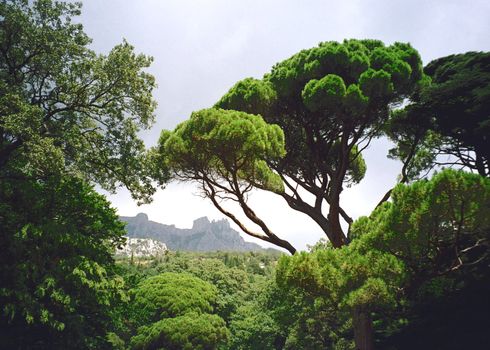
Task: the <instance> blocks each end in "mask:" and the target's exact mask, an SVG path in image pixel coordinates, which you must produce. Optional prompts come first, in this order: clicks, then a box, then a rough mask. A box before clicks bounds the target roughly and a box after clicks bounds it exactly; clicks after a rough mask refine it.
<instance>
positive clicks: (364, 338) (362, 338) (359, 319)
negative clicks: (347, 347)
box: [352, 308, 374, 350]
mask: <svg viewBox="0 0 490 350" xmlns="http://www.w3.org/2000/svg"><path fill="white" fill-rule="evenodd" d="M352 324H353V328H354V342H355V345H356V350H373V349H374V338H373V333H374V330H373V321H372V319H371V315H370V314H369V312H367V311H365V310H362V309H361V308H355V309H354V311H353V312H352Z"/></svg>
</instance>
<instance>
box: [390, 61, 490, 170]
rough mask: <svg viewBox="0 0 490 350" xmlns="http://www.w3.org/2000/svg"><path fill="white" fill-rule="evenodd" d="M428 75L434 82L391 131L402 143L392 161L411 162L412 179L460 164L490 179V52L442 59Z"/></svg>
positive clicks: (432, 65) (398, 117) (417, 96)
mask: <svg viewBox="0 0 490 350" xmlns="http://www.w3.org/2000/svg"><path fill="white" fill-rule="evenodd" d="M425 73H426V74H427V75H428V76H430V77H431V78H432V79H431V80H432V81H431V83H430V84H427V85H426V86H425V87H424V88H423V89H422V90H421V91H420V92H418V93H417V94H415V95H414V96H413V101H414V103H412V104H410V105H408V106H407V107H406V108H405V109H404V110H402V111H400V112H399V113H398V114H397V115H396V118H394V121H393V123H392V125H391V128H389V133H388V134H389V135H390V137H391V138H392V139H393V140H394V141H395V142H396V144H397V148H396V149H394V150H392V156H393V157H395V158H401V159H406V162H408V161H410V162H411V164H410V167H411V168H413V170H412V174H410V175H411V176H409V178H410V177H412V178H413V177H414V176H416V175H418V174H419V173H420V172H421V171H422V170H427V169H430V168H431V167H433V166H434V165H459V166H464V167H467V168H469V169H473V170H475V171H477V172H478V173H479V174H480V175H482V176H489V174H490V154H489V151H488V149H489V148H490V147H489V146H488V145H489V140H488V135H489V134H490V112H489V109H488V105H489V104H490V53H488V52H467V53H465V54H459V55H450V56H446V57H442V58H439V59H436V60H434V61H432V62H430V63H429V64H428V65H427V66H426V67H425ZM441 155H446V156H447V155H450V156H452V159H449V160H442V159H441V157H439V158H438V156H441Z"/></svg>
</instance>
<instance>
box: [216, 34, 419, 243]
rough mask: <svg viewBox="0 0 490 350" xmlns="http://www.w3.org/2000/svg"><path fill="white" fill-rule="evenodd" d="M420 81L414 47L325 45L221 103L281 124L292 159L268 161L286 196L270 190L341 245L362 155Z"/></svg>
mask: <svg viewBox="0 0 490 350" xmlns="http://www.w3.org/2000/svg"><path fill="white" fill-rule="evenodd" d="M422 80H423V72H422V63H421V60H420V57H419V55H418V53H417V51H416V50H414V49H413V48H412V47H411V46H410V45H408V44H403V43H395V44H393V45H391V46H385V45H384V44H383V43H382V42H380V41H376V40H345V41H344V42H342V43H337V42H325V43H321V44H320V45H319V46H318V47H315V48H312V49H308V50H302V51H301V52H299V53H297V54H295V55H294V56H292V57H291V58H289V59H287V60H285V61H283V62H280V63H278V64H276V65H275V66H274V67H273V68H272V71H271V72H270V73H268V74H266V75H265V76H264V78H263V79H261V80H257V79H252V78H247V79H244V80H242V81H240V82H238V83H237V84H236V85H235V86H234V87H232V88H231V90H230V91H229V92H228V93H227V94H226V95H225V96H223V98H222V99H221V100H220V101H219V102H218V103H217V104H216V106H217V107H220V108H225V109H234V110H241V111H245V112H248V113H259V114H260V115H261V116H262V117H264V119H265V120H266V121H267V122H268V123H274V124H278V125H279V126H280V127H281V129H282V130H283V131H284V134H285V140H286V156H285V157H282V158H277V157H276V158H269V159H266V161H267V164H268V166H269V167H270V168H271V169H273V170H274V171H275V172H276V173H277V174H278V175H279V176H280V177H281V180H282V181H283V184H284V187H285V189H286V191H285V190H284V189H283V187H282V186H279V187H278V186H275V187H273V188H265V189H267V190H272V191H273V192H275V193H277V194H279V195H280V196H282V197H283V198H284V199H285V200H286V202H287V203H288V204H289V206H290V207H291V208H293V209H295V210H298V211H300V212H303V213H305V214H306V215H308V216H310V217H311V218H312V219H313V220H314V221H315V222H316V223H317V224H318V225H320V227H321V228H322V229H323V231H324V232H325V234H326V235H327V237H328V239H329V240H330V242H332V244H333V245H334V246H335V247H340V246H342V245H344V244H345V243H346V242H347V238H346V235H345V233H344V232H343V230H342V227H341V223H340V220H341V219H340V218H342V219H344V220H345V221H346V222H347V223H348V224H351V223H352V219H351V218H350V216H349V215H348V214H347V212H346V211H345V210H344V209H343V208H342V207H341V205H340V194H341V192H342V190H343V188H344V186H350V185H352V184H355V183H358V182H359V181H360V180H361V179H362V178H363V176H364V173H365V170H366V166H365V163H364V161H363V159H362V156H361V152H362V150H363V149H364V148H365V147H367V145H368V144H369V142H370V141H371V140H372V139H373V138H374V137H376V136H378V135H379V133H380V130H381V128H382V127H383V125H384V124H385V123H386V122H387V120H388V118H389V111H390V108H392V107H393V106H395V105H396V104H397V103H400V102H402V101H403V100H404V99H405V98H406V97H408V96H410V94H411V93H412V92H413V90H414V89H415V88H417V86H418V84H419V83H420V82H421V81H422ZM256 185H257V187H259V188H261V187H260V184H256ZM299 189H301V190H303V191H306V192H307V193H309V194H311V195H312V196H313V201H312V202H308V200H307V199H305V198H304V195H302V192H301V191H300V190H299ZM325 204H328V214H325V213H324V205H325Z"/></svg>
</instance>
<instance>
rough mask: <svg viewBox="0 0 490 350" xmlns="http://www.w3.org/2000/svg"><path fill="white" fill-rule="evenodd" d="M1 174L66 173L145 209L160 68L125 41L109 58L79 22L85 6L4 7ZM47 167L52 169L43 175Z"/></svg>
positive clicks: (14, 3) (15, 0)
mask: <svg viewBox="0 0 490 350" xmlns="http://www.w3.org/2000/svg"><path fill="white" fill-rule="evenodd" d="M0 6H1V7H0V10H1V16H2V19H3V20H2V25H1V26H0V38H1V39H2V40H1V41H0V49H1V51H2V52H4V54H3V55H2V56H1V57H0V67H1V68H0V96H2V97H0V129H1V130H2V133H1V135H0V173H1V174H2V176H5V175H8V176H14V177H16V176H19V174H24V175H25V174H27V175H29V176H36V177H45V176H48V175H52V174H54V173H58V174H59V173H68V174H70V175H71V176H78V177H81V178H84V179H85V180H89V181H91V182H94V183H97V184H99V185H100V186H102V187H103V188H104V189H106V190H109V191H114V190H115V189H116V188H117V187H119V186H121V185H123V186H126V187H127V188H128V189H129V190H130V192H131V193H132V195H133V197H134V198H135V199H137V200H139V201H142V202H145V201H149V200H150V196H151V194H152V193H153V192H154V188H153V186H152V183H151V179H150V178H149V176H148V174H147V167H146V154H145V147H144V144H143V141H142V140H141V139H139V137H138V132H139V131H140V130H141V129H146V128H148V127H150V126H151V124H152V123H153V121H154V111H155V108H156V102H155V101H154V100H153V98H152V90H153V89H154V88H155V86H156V85H155V80H154V78H153V77H152V76H151V75H150V74H148V73H146V72H145V69H146V68H147V67H148V66H149V65H150V64H151V62H152V59H151V58H150V57H147V56H144V55H138V54H135V53H134V48H133V47H132V46H131V45H129V44H128V43H127V42H123V43H122V44H120V45H117V46H115V47H114V48H113V49H112V50H111V51H110V53H109V54H108V55H97V54H96V53H95V52H93V51H92V50H90V49H89V48H88V45H89V44H90V39H89V38H88V37H87V36H86V34H85V33H84V32H83V30H82V26H81V25H80V24H73V23H72V19H71V17H72V16H76V15H79V13H80V6H81V5H80V4H79V3H73V4H66V3H63V2H53V1H34V2H25V1H21V0H11V1H7V2H3V3H2V4H1V5H0ZM43 163H46V165H45V166H43Z"/></svg>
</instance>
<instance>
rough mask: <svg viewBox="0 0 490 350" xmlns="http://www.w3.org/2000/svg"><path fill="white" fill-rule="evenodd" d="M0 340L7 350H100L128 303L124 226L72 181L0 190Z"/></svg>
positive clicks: (5, 185) (14, 184) (4, 185)
mask: <svg viewBox="0 0 490 350" xmlns="http://www.w3.org/2000/svg"><path fill="white" fill-rule="evenodd" d="M0 232H1V234H0V247H1V250H2V254H1V255H0V266H1V268H0V305H1V310H0V338H1V339H2V347H4V348H9V349H17V348H21V349H33V348H49V349H66V348H70V349H100V348H103V347H104V344H105V339H104V338H105V336H106V332H107V331H109V330H111V329H112V323H113V322H117V320H116V319H111V317H112V316H113V315H112V308H113V307H115V306H116V305H118V303H119V302H121V301H125V300H127V297H126V296H125V294H124V293H123V292H122V286H123V280H122V278H120V277H118V276H117V275H116V274H115V273H114V268H113V263H114V262H113V259H112V252H113V250H114V249H115V247H116V246H117V245H120V244H121V243H122V242H123V239H124V238H123V235H124V233H125V231H124V225H123V224H121V223H120V222H119V221H118V218H117V215H116V213H115V210H114V209H112V208H111V207H110V205H109V203H108V202H107V201H106V200H105V198H104V197H102V196H101V195H99V194H97V193H96V192H95V191H94V190H93V188H92V187H91V186H89V185H86V184H84V183H83V181H80V180H78V179H68V178H65V179H62V180H61V181H60V180H57V179H50V180H49V181H25V180H22V181H2V182H0Z"/></svg>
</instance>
